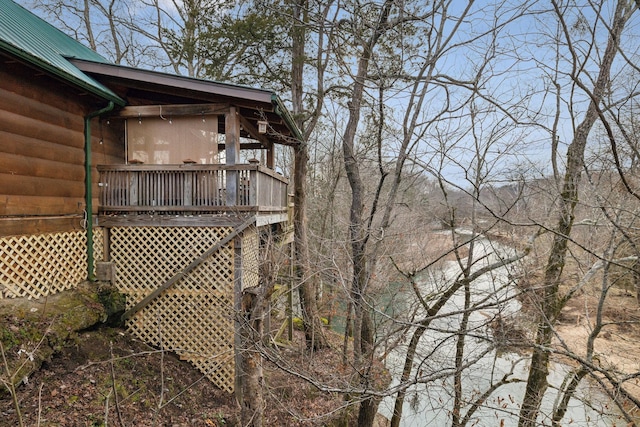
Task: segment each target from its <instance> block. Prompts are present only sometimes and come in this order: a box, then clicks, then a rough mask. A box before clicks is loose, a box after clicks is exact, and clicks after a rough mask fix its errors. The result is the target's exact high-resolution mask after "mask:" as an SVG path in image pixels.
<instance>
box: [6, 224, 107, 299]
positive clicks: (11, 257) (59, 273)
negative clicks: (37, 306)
mask: <svg viewBox="0 0 640 427" xmlns="http://www.w3.org/2000/svg"><path fill="white" fill-rule="evenodd" d="M94 237H96V239H94V240H99V241H100V242H101V241H102V240H101V239H102V237H101V233H96V234H95V235H94ZM85 242H86V233H85V232H84V231H73V232H67V233H47V234H38V235H30V236H13V237H5V238H2V239H0V298H16V297H27V298H41V297H44V296H47V295H51V294H55V293H57V292H61V291H64V290H67V289H73V288H75V287H76V286H77V285H78V284H79V283H80V282H82V281H84V280H85V279H86V277H87V253H86V243H85ZM99 246H100V251H101V250H102V245H101V244H100V245H99Z"/></svg>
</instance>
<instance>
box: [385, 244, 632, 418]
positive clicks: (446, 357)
mask: <svg viewBox="0 0 640 427" xmlns="http://www.w3.org/2000/svg"><path fill="white" fill-rule="evenodd" d="M510 255H513V250H512V249H510V248H508V247H505V246H502V245H499V244H496V243H493V242H491V241H489V240H488V239H486V238H480V239H478V240H476V243H475V248H474V256H475V258H476V259H481V258H482V260H481V261H480V262H478V264H476V265H475V267H474V268H476V269H477V268H481V267H483V266H486V265H489V264H491V263H494V262H496V261H498V260H499V257H500V256H502V257H508V256H510ZM483 257H484V258H483ZM512 268H513V267H500V268H497V269H495V270H493V271H491V272H490V273H487V274H485V275H483V276H481V277H480V278H478V279H477V280H475V281H474V282H473V284H472V301H473V302H474V303H478V304H482V305H483V307H482V308H481V309H478V310H474V311H473V313H471V316H470V318H469V328H470V330H471V331H472V332H471V333H470V334H469V335H468V337H467V339H466V342H465V362H466V363H468V364H469V367H468V368H466V369H465V370H464V374H463V376H462V379H461V383H462V389H463V395H464V398H465V399H466V400H467V401H474V400H476V399H477V398H478V397H479V396H480V395H481V394H482V393H484V392H485V390H487V389H488V387H490V386H491V385H492V384H494V383H496V382H497V381H499V380H500V379H502V378H503V376H504V375H505V374H507V373H509V372H512V374H511V375H510V376H509V378H511V379H519V380H521V381H519V382H511V383H508V384H505V385H502V386H500V387H499V388H498V389H497V390H495V391H494V392H493V393H491V394H490V395H489V397H488V398H486V399H484V402H483V404H482V405H481V406H480V408H479V409H478V410H477V411H476V412H475V413H474V414H473V416H472V417H471V418H470V419H469V421H468V423H467V426H500V427H508V426H516V425H517V423H518V413H519V410H520V407H519V404H520V402H521V400H522V396H523V394H524V388H525V382H524V381H526V378H527V372H528V367H529V358H528V357H527V356H526V355H520V354H516V353H504V352H498V351H496V350H495V349H493V346H492V344H491V342H492V340H491V334H492V332H491V330H489V329H490V328H488V327H487V326H486V324H487V319H488V318H492V317H493V316H494V315H495V314H496V313H497V312H500V314H501V315H502V316H503V317H505V316H509V315H510V314H513V313H515V312H517V311H518V310H519V309H520V303H519V302H518V301H517V300H516V299H515V298H513V297H514V295H515V292H516V290H515V288H514V287H513V286H512V284H511V283H510V280H509V277H510V272H512V271H513V270H511V269H512ZM459 272H460V268H459V267H458V265H457V263H456V262H454V261H450V262H446V264H445V265H444V266H443V267H442V268H441V270H440V271H439V272H438V274H437V275H432V276H431V277H430V278H427V279H425V280H424V281H423V282H422V283H421V286H422V290H423V291H424V292H425V293H426V292H434V291H435V290H436V289H437V288H438V284H440V286H441V285H442V283H443V281H445V282H446V281H447V280H448V281H451V280H452V278H454V277H456V276H457V275H458V274H459ZM489 302H490V304H489ZM463 308H464V294H463V292H461V291H460V292H458V293H457V294H455V295H454V296H453V297H452V298H451V299H450V300H449V302H448V303H447V304H446V305H445V307H444V308H443V309H442V310H441V311H440V313H447V315H446V316H442V317H440V318H438V319H436V320H434V321H433V322H432V324H431V325H430V328H429V329H428V330H427V331H426V332H425V334H424V335H423V336H422V338H421V340H420V342H419V345H418V351H417V353H416V357H415V359H414V372H415V373H418V372H420V374H421V375H418V376H421V377H422V378H431V379H429V380H427V381H424V382H420V383H418V384H417V385H414V386H412V387H411V388H410V389H409V392H408V393H407V396H406V398H405V402H404V406H403V416H402V422H401V425H402V426H411V427H413V426H446V425H451V409H452V408H453V399H454V398H453V378H452V377H451V376H450V375H444V374H445V373H446V372H447V370H449V369H453V366H454V365H453V363H454V356H455V347H456V339H455V337H456V335H455V332H456V331H457V330H458V327H459V324H460V322H461V319H462V315H461V314H460V311H461V310H462V309H463ZM407 342H408V339H407ZM405 354H406V346H404V347H403V346H399V347H398V348H396V349H394V350H393V351H392V352H391V353H390V354H389V356H388V357H387V359H386V364H387V368H388V369H389V371H390V372H391V374H392V376H393V378H394V382H393V383H392V384H391V386H392V387H393V386H394V385H396V384H397V383H398V378H399V377H400V374H401V372H402V366H403V364H404V355H405ZM567 371H568V368H567V367H566V366H563V365H560V364H553V365H552V366H551V369H550V372H551V374H550V375H549V378H548V380H549V383H550V384H551V387H550V388H549V390H548V391H547V393H546V395H545V399H544V401H543V405H542V411H541V415H540V418H539V422H540V423H541V425H551V421H550V420H549V419H548V416H549V414H550V413H551V411H552V408H553V405H554V400H555V398H556V394H557V393H556V388H555V387H557V386H559V385H560V384H561V383H562V381H563V379H564V374H565V373H566V372H567ZM439 375H441V376H442V378H438V379H433V378H436V377H438V376H439ZM414 378H415V377H414ZM577 396H579V399H573V400H572V401H571V402H570V404H569V409H568V411H567V413H566V415H565V417H564V419H563V420H562V423H561V424H562V425H577V426H581V427H582V426H614V425H615V422H616V421H617V422H618V425H620V419H619V417H618V416H615V415H602V414H603V413H606V412H607V411H608V412H611V410H610V409H608V408H613V407H614V405H612V404H610V402H609V401H608V400H607V398H606V397H605V396H604V395H603V394H601V393H600V392H598V391H597V390H595V391H591V390H590V389H589V385H588V383H587V382H586V380H584V381H583V384H582V385H581V387H580V388H579V390H578V393H577ZM394 402H395V396H391V397H389V398H386V399H384V400H383V401H382V403H381V404H380V408H379V412H380V413H381V414H382V415H384V416H385V417H387V418H388V419H390V418H391V415H392V412H393V405H394ZM468 408H469V406H468V405H467V406H464V407H463V408H462V410H461V415H462V416H464V415H465V413H466V411H467V410H468Z"/></svg>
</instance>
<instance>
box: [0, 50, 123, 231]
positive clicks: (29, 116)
mask: <svg viewBox="0 0 640 427" xmlns="http://www.w3.org/2000/svg"><path fill="white" fill-rule="evenodd" d="M0 60H2V61H4V60H5V58H2V57H0ZM100 104H102V105H106V102H104V101H99V100H96V99H94V98H92V97H89V96H88V95H86V94H82V93H80V92H79V91H77V90H75V89H73V88H70V87H68V86H65V85H63V84H61V83H60V82H58V81H56V80H54V79H51V78H49V77H47V76H46V75H43V74H42V73H40V74H38V73H36V72H34V70H32V69H30V68H28V67H25V66H22V65H20V64H19V63H17V62H3V67H2V69H0V141H1V143H0V236H8V235H29V234H34V233H39V232H65V231H71V230H78V229H80V228H81V225H82V221H81V219H82V217H83V215H84V209H85V200H84V198H85V184H84V179H85V166H84V158H85V155H84V116H85V114H87V113H88V112H90V111H94V110H95V109H97V108H99V107H98V106H99V105H100ZM92 128H93V129H92V136H93V138H92V150H93V158H92V159H93V162H94V164H97V163H98V162H99V163H101V164H110V163H121V162H123V159H124V144H123V143H122V141H121V138H119V136H120V135H122V134H123V132H122V128H121V124H119V123H116V125H115V126H114V125H107V124H106V122H105V121H103V122H100V120H99V119H94V121H93V123H92ZM93 178H94V179H93V181H94V194H95V195H96V199H95V203H94V206H95V212H94V213H96V212H97V205H98V203H97V193H98V190H97V189H98V187H97V183H98V174H97V171H96V172H95V173H94V177H93Z"/></svg>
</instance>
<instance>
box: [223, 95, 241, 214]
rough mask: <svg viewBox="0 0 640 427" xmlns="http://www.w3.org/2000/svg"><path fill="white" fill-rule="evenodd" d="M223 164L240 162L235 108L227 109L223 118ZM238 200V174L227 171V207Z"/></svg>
mask: <svg viewBox="0 0 640 427" xmlns="http://www.w3.org/2000/svg"><path fill="white" fill-rule="evenodd" d="M224 126H225V144H224V153H225V158H226V160H225V163H226V164H227V165H236V164H238V162H239V160H240V120H239V119H238V116H237V112H236V108H235V107H233V106H232V107H231V108H229V113H228V114H227V115H226V116H225V123H224ZM237 200H238V172H237V171H235V170H227V206H235V205H236V204H237Z"/></svg>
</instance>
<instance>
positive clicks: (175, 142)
mask: <svg viewBox="0 0 640 427" xmlns="http://www.w3.org/2000/svg"><path fill="white" fill-rule="evenodd" d="M0 64H1V66H0V197H1V199H0V200H1V202H0V298H13V297H29V298H40V297H44V296H46V295H50V294H52V293H55V292H59V291H62V290H66V289H72V288H73V287H75V286H76V285H77V284H79V283H80V282H82V281H85V280H94V279H95V276H96V275H98V276H99V278H100V279H102V280H111V281H112V282H113V283H115V285H116V286H117V287H118V288H119V289H120V290H121V291H122V292H123V293H125V294H126V295H127V307H128V311H127V313H125V317H126V319H127V327H128V328H129V330H130V331H131V332H132V333H133V334H134V335H136V336H138V337H139V338H140V339H143V340H145V341H147V342H149V343H150V344H153V345H157V346H162V347H164V348H168V349H172V350H174V351H176V352H178V353H179V354H180V355H181V357H184V358H185V359H187V360H189V361H191V362H192V363H194V364H195V365H196V366H197V367H198V368H199V369H200V370H202V371H203V372H204V373H206V374H207V376H208V377H209V378H210V379H211V380H212V381H214V383H216V384H217V385H218V386H219V387H221V388H223V389H226V390H228V391H232V390H234V388H236V389H237V384H236V382H237V381H238V378H237V375H236V373H235V363H234V358H235V357H237V355H235V352H234V346H235V344H236V340H237V331H236V329H237V324H236V323H235V322H236V319H235V316H236V313H237V312H238V310H239V304H240V301H239V299H240V298H239V296H240V294H241V292H242V290H243V289H246V288H247V287H251V286H257V285H258V282H259V280H260V276H259V271H258V270H259V263H260V256H261V255H260V235H261V233H262V231H263V230H269V231H273V230H277V231H278V232H279V233H280V234H284V231H285V230H286V229H287V224H288V215H289V212H288V209H289V201H288V193H287V186H288V180H287V178H285V177H284V176H283V175H281V174H279V173H277V172H276V171H275V170H274V164H275V153H276V150H277V149H278V147H288V146H292V145H295V144H298V143H299V141H300V140H301V136H300V132H299V130H298V129H297V128H296V127H295V124H294V122H293V120H292V118H291V117H290V116H289V113H288V112H287V110H286V108H285V107H284V106H283V103H282V101H281V100H280V99H279V98H278V96H277V95H276V94H274V93H272V92H271V91H265V90H259V89H253V88H248V87H241V86H234V85H229V84H222V83H216V82H211V81H206V80H200V79H193V78H188V77H182V76H176V75H171V74H165V73H159V72H153V71H148V70H141V69H136V68H130V67H124V66H120V65H115V64H111V63H109V62H108V61H106V60H105V59H104V58H102V57H101V56H100V55H98V54H97V53H95V52H93V51H92V50H90V49H88V48H86V47H85V46H83V45H82V44H80V43H78V42H76V41H75V40H73V39H71V38H69V37H68V36H66V35H64V34H63V33H62V32H60V31H58V30H57V29H55V28H53V27H51V26H50V25H49V24H47V23H46V22H44V21H42V20H40V19H39V18H37V17H36V16H34V15H32V14H31V13H30V12H28V11H27V10H25V9H23V8H22V7H20V6H18V5H16V4H15V3H13V2H12V1H11V0H0ZM244 152H248V153H249V154H248V155H244V154H243V153H244ZM249 157H251V158H249ZM254 157H258V158H257V159H256V158H254Z"/></svg>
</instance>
